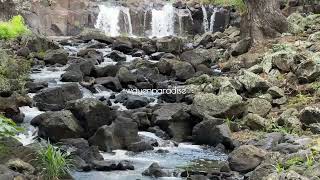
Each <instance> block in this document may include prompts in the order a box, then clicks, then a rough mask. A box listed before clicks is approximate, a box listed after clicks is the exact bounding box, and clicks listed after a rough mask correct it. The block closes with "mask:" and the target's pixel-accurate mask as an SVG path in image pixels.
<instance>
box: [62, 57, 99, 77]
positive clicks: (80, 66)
mask: <svg viewBox="0 0 320 180" xmlns="http://www.w3.org/2000/svg"><path fill="white" fill-rule="evenodd" d="M93 68H94V63H93V62H92V61H90V60H84V59H81V60H80V61H79V62H75V63H73V64H71V65H70V66H69V67H68V68H67V69H66V71H79V72H81V73H82V75H84V76H89V75H90V74H91V72H92V70H93Z"/></svg>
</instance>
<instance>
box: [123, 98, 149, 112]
mask: <svg viewBox="0 0 320 180" xmlns="http://www.w3.org/2000/svg"><path fill="white" fill-rule="evenodd" d="M149 102H150V101H149V99H148V98H146V97H143V96H135V95H129V96H128V98H127V100H126V101H125V102H124V105H125V106H126V108H128V109H136V108H140V107H144V106H146V105H148V104H149Z"/></svg>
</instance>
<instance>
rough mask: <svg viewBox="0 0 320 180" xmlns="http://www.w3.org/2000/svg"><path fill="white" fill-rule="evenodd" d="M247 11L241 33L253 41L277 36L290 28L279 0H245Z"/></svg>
mask: <svg viewBox="0 0 320 180" xmlns="http://www.w3.org/2000/svg"><path fill="white" fill-rule="evenodd" d="M244 2H245V4H246V6H247V13H246V14H245V15H244V16H243V18H242V23H241V33H242V35H243V36H244V37H251V40H252V42H253V43H257V42H261V41H263V40H265V39H268V38H275V37H277V36H279V35H280V34H281V33H284V32H286V31H287V30H288V22H287V19H286V17H285V16H284V15H283V14H282V12H281V10H280V5H279V2H278V0H244Z"/></svg>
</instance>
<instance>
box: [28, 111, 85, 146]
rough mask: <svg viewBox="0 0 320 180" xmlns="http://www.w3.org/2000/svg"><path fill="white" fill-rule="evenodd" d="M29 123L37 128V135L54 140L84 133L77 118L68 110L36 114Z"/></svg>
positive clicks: (76, 136)
mask: <svg viewBox="0 0 320 180" xmlns="http://www.w3.org/2000/svg"><path fill="white" fill-rule="evenodd" d="M31 125H33V126H36V127H38V128H39V131H38V135H39V136H40V137H42V138H45V139H47V138H49V139H51V140H52V141H54V142H58V141H59V140H61V139H66V138H78V137H81V136H82V135H83V133H84V130H83V129H82V127H81V126H80V125H79V123H78V120H77V119H76V118H75V117H74V116H73V114H72V113H71V112H70V111H56V112H46V113H43V114H40V115H38V116H36V117H35V118H34V119H32V121H31Z"/></svg>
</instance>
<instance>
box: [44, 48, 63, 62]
mask: <svg viewBox="0 0 320 180" xmlns="http://www.w3.org/2000/svg"><path fill="white" fill-rule="evenodd" d="M44 62H45V63H46V64H51V65H54V64H62V65H66V64H67V62H68V52H67V51H66V50H64V49H56V50H48V51H47V52H46V55H45V56H44Z"/></svg>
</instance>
